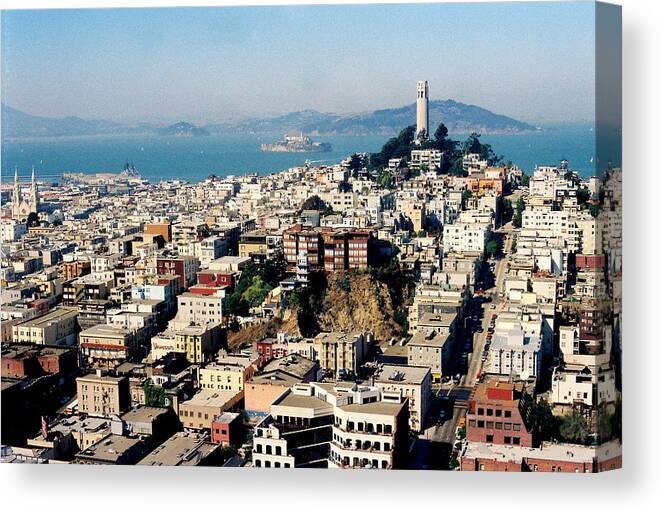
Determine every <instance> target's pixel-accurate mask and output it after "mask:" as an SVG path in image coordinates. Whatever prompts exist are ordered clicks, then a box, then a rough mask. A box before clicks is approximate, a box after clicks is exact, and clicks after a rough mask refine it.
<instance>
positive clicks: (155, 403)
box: [142, 379, 167, 407]
mask: <svg viewBox="0 0 661 512" xmlns="http://www.w3.org/2000/svg"><path fill="white" fill-rule="evenodd" d="M142 389H143V390H144V392H145V404H146V405H148V406H151V407H165V405H166V402H167V401H166V398H165V390H164V389H163V388H162V387H160V386H155V385H154V383H153V382H152V380H151V379H147V380H146V381H145V383H144V384H143V386H142Z"/></svg>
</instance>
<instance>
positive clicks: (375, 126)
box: [207, 100, 536, 135]
mask: <svg viewBox="0 0 661 512" xmlns="http://www.w3.org/2000/svg"><path fill="white" fill-rule="evenodd" d="M441 122H443V123H445V126H447V127H448V130H449V131H450V132H451V133H471V132H474V131H475V132H479V133H520V132H528V131H532V130H535V129H536V128H535V127H534V126H532V125H530V124H528V123H524V122H522V121H518V120H516V119H513V118H511V117H507V116H504V115H501V114H495V113H493V112H491V111H489V110H486V109H484V108H482V107H478V106H477V105H467V104H465V103H460V102H458V101H454V100H433V101H430V102H429V124H430V131H431V132H432V134H433V131H434V130H435V129H436V127H437V126H438V125H439V124H440V123H441ZM411 124H415V104H414V103H412V104H410V105H406V106H404V107H399V108H388V109H382V110H374V111H372V112H364V113H359V114H347V115H338V114H330V113H324V112H317V111H314V110H303V111H300V112H293V113H290V114H285V115H281V116H276V117H271V118H266V119H250V120H247V121H241V122H238V123H233V124H217V125H209V126H207V128H208V129H209V131H211V132H218V133H224V132H228V133H266V132H282V133H285V132H291V131H302V132H303V133H305V134H309V135H393V134H396V133H398V132H399V131H400V130H401V129H402V128H405V127H406V126H409V125H411Z"/></svg>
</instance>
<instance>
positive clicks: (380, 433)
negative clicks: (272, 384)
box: [252, 382, 409, 469]
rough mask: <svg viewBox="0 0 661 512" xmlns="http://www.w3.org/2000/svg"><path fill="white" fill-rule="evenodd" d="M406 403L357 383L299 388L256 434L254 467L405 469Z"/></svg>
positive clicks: (275, 407)
mask: <svg viewBox="0 0 661 512" xmlns="http://www.w3.org/2000/svg"><path fill="white" fill-rule="evenodd" d="M407 404H408V401H407V400H406V399H402V397H401V395H400V393H393V392H386V391H383V390H381V389H379V388H377V387H374V386H358V385H356V384H353V383H339V384H333V383H320V382H313V383H311V384H297V385H296V386H293V387H292V388H291V389H290V390H289V391H288V392H286V393H284V394H283V395H282V396H280V397H279V398H278V399H277V400H276V401H275V402H274V403H273V404H272V405H271V408H270V413H271V414H270V415H269V416H267V417H266V418H265V419H264V420H262V421H261V422H260V423H259V425H257V427H256V428H255V435H254V437H253V452H252V456H253V462H254V465H255V466H256V467H266V468H270V467H274V468H293V467H308V468H315V467H316V468H319V467H331V468H360V467H369V468H379V469H394V468H398V467H401V465H402V463H403V457H404V454H405V453H406V451H407V449H408V433H409V426H408V405H407Z"/></svg>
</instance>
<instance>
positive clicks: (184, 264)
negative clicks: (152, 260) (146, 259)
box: [156, 256, 200, 290]
mask: <svg viewBox="0 0 661 512" xmlns="http://www.w3.org/2000/svg"><path fill="white" fill-rule="evenodd" d="M199 267H200V262H199V261H198V259H197V258H195V257H193V256H179V257H164V258H157V259H156V273H157V274H174V275H176V276H178V277H179V290H185V289H186V288H188V287H189V286H193V284H195V276H196V273H197V271H198V270H199Z"/></svg>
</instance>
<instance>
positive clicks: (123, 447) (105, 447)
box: [78, 434, 142, 463]
mask: <svg viewBox="0 0 661 512" xmlns="http://www.w3.org/2000/svg"><path fill="white" fill-rule="evenodd" d="M141 442H142V441H141V440H140V439H139V438H138V437H127V436H120V435H117V434H110V435H108V436H106V437H104V438H103V439H101V440H100V441H98V442H96V443H94V444H93V445H92V446H90V447H89V448H86V449H85V450H82V451H81V452H80V453H79V454H78V456H79V457H84V458H86V459H93V460H96V461H98V462H109V463H114V462H117V460H118V459H119V458H120V457H121V456H122V455H123V454H124V453H125V452H126V451H128V450H130V449H132V448H134V447H135V446H136V445H138V444H140V443H141Z"/></svg>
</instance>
